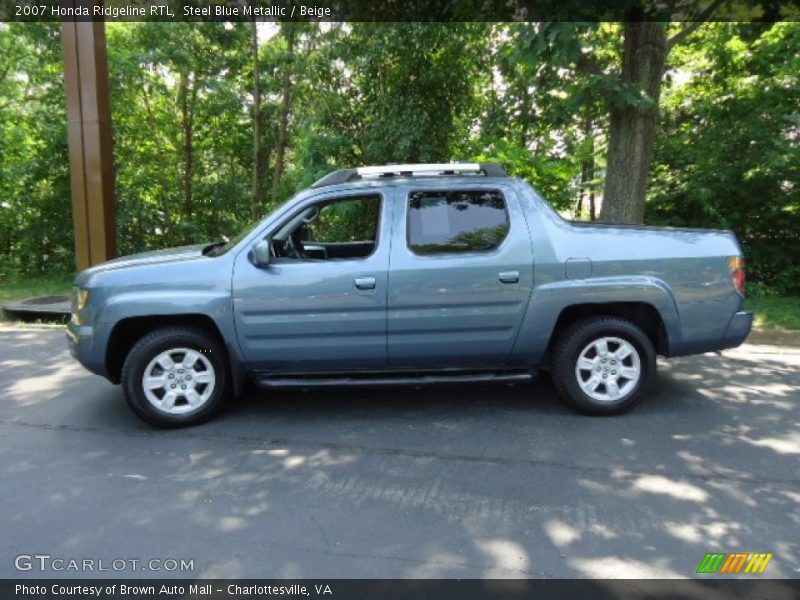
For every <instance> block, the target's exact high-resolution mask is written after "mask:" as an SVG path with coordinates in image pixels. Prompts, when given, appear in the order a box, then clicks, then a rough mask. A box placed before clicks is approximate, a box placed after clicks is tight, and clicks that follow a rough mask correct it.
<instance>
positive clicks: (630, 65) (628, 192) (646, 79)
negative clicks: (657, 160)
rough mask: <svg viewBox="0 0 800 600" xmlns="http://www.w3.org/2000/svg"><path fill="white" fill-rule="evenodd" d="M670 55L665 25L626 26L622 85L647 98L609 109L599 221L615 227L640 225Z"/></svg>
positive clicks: (643, 24)
mask: <svg viewBox="0 0 800 600" xmlns="http://www.w3.org/2000/svg"><path fill="white" fill-rule="evenodd" d="M667 53H668V46H667V38H666V31H665V26H664V24H663V23H641V22H630V21H629V22H626V23H625V43H624V50H623V57H622V82H623V84H624V85H626V86H632V87H637V86H638V88H639V89H641V90H642V91H643V92H644V93H645V94H646V98H644V99H642V100H640V101H637V102H636V103H635V104H634V105H631V104H630V103H625V104H622V103H617V104H614V105H612V108H611V127H610V135H609V143H608V158H607V165H608V170H607V172H606V181H605V189H604V191H603V206H602V209H601V211H600V219H601V220H602V221H609V222H614V223H642V222H643V221H644V200H645V192H646V191H647V183H648V180H649V176H650V160H651V158H652V156H653V147H654V145H655V137H656V128H657V126H658V116H659V112H658V99H659V95H660V93H661V80H662V78H663V76H664V65H665V63H666V59H667Z"/></svg>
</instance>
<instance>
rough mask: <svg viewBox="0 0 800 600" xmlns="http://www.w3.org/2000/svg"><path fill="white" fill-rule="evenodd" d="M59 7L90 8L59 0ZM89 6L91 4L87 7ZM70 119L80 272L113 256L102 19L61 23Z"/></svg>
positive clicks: (78, 0)
mask: <svg viewBox="0 0 800 600" xmlns="http://www.w3.org/2000/svg"><path fill="white" fill-rule="evenodd" d="M62 6H89V7H91V6H94V2H93V1H92V0H62ZM90 10H91V8H90ZM61 43H62V49H63V53H64V84H65V87H66V95H67V120H68V123H69V135H68V137H69V171H70V180H71V186H72V219H73V226H74V229H75V264H76V267H77V269H78V270H79V271H80V270H83V269H85V268H87V267H90V266H92V265H95V264H97V263H100V262H103V261H105V260H109V259H111V258H114V257H115V256H116V254H117V223H116V207H115V203H114V156H113V147H112V135H111V103H110V101H109V91H108V64H107V60H106V37H105V26H104V23H103V22H90V21H80V22H79V21H64V22H63V23H62V26H61Z"/></svg>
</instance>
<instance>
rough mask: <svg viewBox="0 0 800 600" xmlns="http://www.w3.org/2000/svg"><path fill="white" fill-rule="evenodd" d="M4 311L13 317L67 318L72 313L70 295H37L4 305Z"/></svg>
mask: <svg viewBox="0 0 800 600" xmlns="http://www.w3.org/2000/svg"><path fill="white" fill-rule="evenodd" d="M2 309H3V312H4V313H5V314H6V315H8V316H10V317H13V318H24V319H36V318H50V319H53V318H67V317H69V313H70V300H69V296H36V297H35V298H26V299H25V300H19V301H17V302H9V303H7V304H4V305H3V306H2Z"/></svg>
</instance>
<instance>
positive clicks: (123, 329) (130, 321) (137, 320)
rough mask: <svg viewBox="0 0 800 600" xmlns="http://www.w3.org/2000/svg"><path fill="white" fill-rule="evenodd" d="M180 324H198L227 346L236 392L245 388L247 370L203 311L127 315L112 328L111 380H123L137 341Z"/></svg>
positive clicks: (108, 357) (108, 354)
mask: <svg viewBox="0 0 800 600" xmlns="http://www.w3.org/2000/svg"><path fill="white" fill-rule="evenodd" d="M181 325H182V326H187V327H195V328H197V329H200V330H202V331H204V332H206V333H208V334H210V335H211V336H213V337H214V338H215V339H216V340H217V342H218V343H219V344H220V346H221V347H222V348H224V349H225V353H226V360H227V361H228V364H229V366H230V372H231V378H232V383H233V391H234V394H237V395H238V394H239V393H240V392H241V390H242V389H243V387H244V379H245V377H244V371H243V369H242V367H241V365H240V364H239V362H238V360H237V359H236V356H235V354H234V352H232V351H231V348H230V345H229V344H228V343H227V340H226V338H225V336H223V335H222V332H221V330H220V328H219V326H218V325H217V323H216V322H215V321H214V319H212V318H211V317H209V316H208V315H206V314H202V313H187V314H178V315H140V316H131V317H126V318H123V319H120V320H119V321H117V323H115V325H114V327H113V329H112V330H111V333H110V335H109V338H108V344H107V346H106V357H105V362H106V371H107V377H108V379H109V380H110V381H111V382H113V383H119V382H120V380H121V376H122V366H123V364H124V363H125V359H126V357H127V356H128V353H129V352H130V351H131V349H132V348H133V346H134V344H136V342H137V341H139V340H140V339H142V337H144V336H145V335H147V334H148V333H151V332H152V331H155V330H157V329H162V328H164V327H174V326H181Z"/></svg>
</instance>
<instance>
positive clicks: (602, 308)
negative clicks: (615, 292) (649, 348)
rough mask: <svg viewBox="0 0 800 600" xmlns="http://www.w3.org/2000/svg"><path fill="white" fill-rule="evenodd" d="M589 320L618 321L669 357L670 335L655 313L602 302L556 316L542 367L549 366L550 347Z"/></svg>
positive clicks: (641, 306) (642, 306) (642, 305)
mask: <svg viewBox="0 0 800 600" xmlns="http://www.w3.org/2000/svg"><path fill="white" fill-rule="evenodd" d="M590 317H617V318H619V319H624V320H626V321H630V322H631V323H633V324H634V325H636V326H637V327H639V328H640V329H641V330H642V331H644V333H645V334H646V335H647V337H648V338H649V339H650V341H651V342H652V343H653V347H654V348H655V349H656V353H657V354H660V355H667V354H668V353H669V333H668V331H667V327H666V325H665V323H664V319H663V317H662V316H661V313H660V312H659V311H658V309H657V308H656V307H655V306H653V305H652V304H650V303H648V302H601V303H583V304H571V305H569V306H566V307H565V308H564V309H562V311H561V312H560V313H559V315H558V318H557V319H556V323H555V325H554V327H553V331H552V334H551V336H550V341H549V342H548V345H547V348H546V350H545V354H544V356H543V361H542V362H543V363H544V364H548V363H549V361H550V357H551V355H552V350H553V345H554V344H555V343H556V340H558V339H559V337H560V336H561V334H562V333H563V332H564V331H566V330H567V329H568V328H569V327H571V326H572V325H574V324H575V323H577V322H579V321H582V320H584V319H588V318H590Z"/></svg>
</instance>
